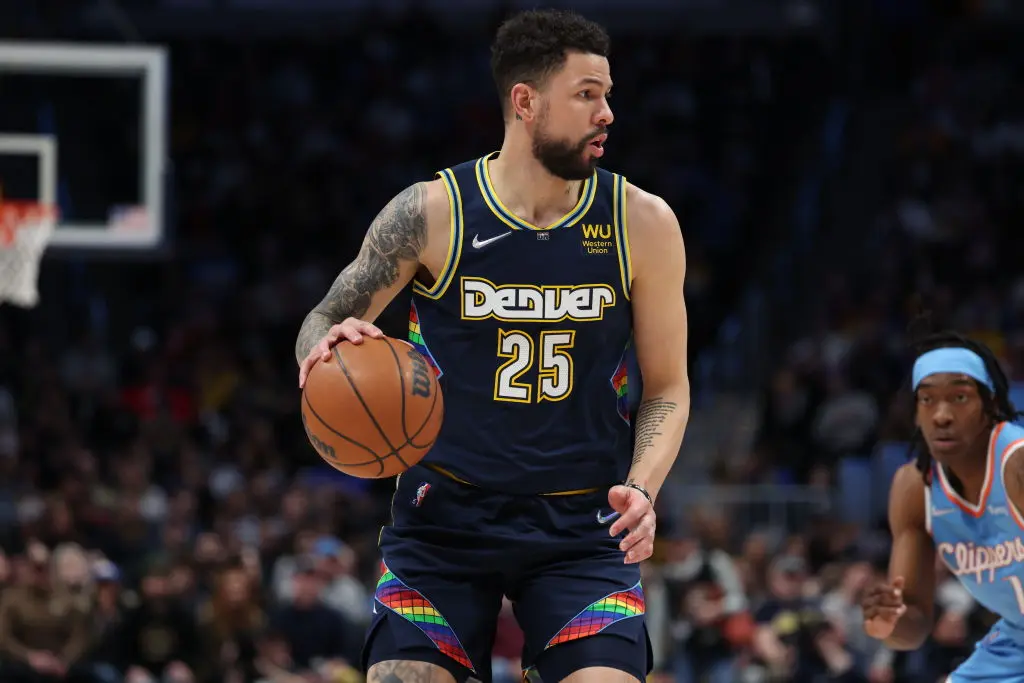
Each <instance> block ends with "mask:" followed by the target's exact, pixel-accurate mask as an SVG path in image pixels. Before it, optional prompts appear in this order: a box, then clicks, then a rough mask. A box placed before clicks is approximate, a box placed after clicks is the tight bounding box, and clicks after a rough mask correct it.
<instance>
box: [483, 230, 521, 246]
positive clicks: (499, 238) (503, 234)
mask: <svg viewBox="0 0 1024 683" xmlns="http://www.w3.org/2000/svg"><path fill="white" fill-rule="evenodd" d="M511 234H512V231H511V230H509V231H508V232H503V233H501V234H500V235H495V236H494V237H488V238H487V239H485V240H482V239H480V235H473V248H474V249H483V248H484V247H486V246H487V245H488V244H490V243H491V242H497V241H498V240H503V239H505V238H506V237H508V236H509V235H511Z"/></svg>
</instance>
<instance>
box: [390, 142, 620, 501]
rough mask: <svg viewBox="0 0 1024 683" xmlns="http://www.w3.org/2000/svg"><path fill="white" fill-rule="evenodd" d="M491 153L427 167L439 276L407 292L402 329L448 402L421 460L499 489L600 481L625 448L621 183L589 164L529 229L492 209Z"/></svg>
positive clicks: (577, 486) (615, 471) (614, 470)
mask: <svg viewBox="0 0 1024 683" xmlns="http://www.w3.org/2000/svg"><path fill="white" fill-rule="evenodd" d="M494 156H495V155H494V154H492V155H489V156H487V157H483V158H481V159H478V160H476V161H469V162H466V163H463V164H460V165H458V166H455V167H454V168H450V169H445V170H444V171H441V172H439V173H438V176H439V177H440V178H441V180H442V181H443V182H444V185H445V188H446V189H447V191H448V194H449V201H450V203H451V216H450V221H451V246H450V249H449V253H448V257H447V259H446V261H445V264H444V268H443V269H442V271H441V273H440V275H439V277H438V278H437V280H436V282H434V283H433V285H432V286H429V287H428V286H426V285H425V284H424V283H421V282H415V283H414V284H413V304H412V311H411V315H410V325H409V338H410V341H411V342H412V343H413V344H414V345H415V346H416V347H417V348H418V349H419V350H420V352H421V353H423V355H425V356H426V357H427V358H428V360H429V361H430V363H431V364H432V365H433V366H434V369H435V372H436V373H437V374H438V377H439V379H440V383H441V387H442V389H443V391H444V400H445V421H444V426H443V427H442V428H441V433H440V435H439V437H438V440H437V443H436V444H435V446H434V448H433V449H432V450H431V452H430V453H429V454H428V456H427V458H426V459H425V460H424V464H427V465H429V466H433V467H435V468H437V469H440V470H442V471H444V472H446V473H448V474H449V475H450V476H453V477H455V478H457V479H460V480H462V481H464V482H468V483H470V484H474V485H477V486H480V487H483V488H487V489H491V490H494V491H502V492H508V493H527V494H537V493H559V492H568V491H575V490H581V489H590V488H599V487H606V486H610V485H612V484H614V483H616V482H617V481H621V480H622V479H623V478H624V477H625V475H626V473H627V472H628V470H629V466H630V460H631V453H632V441H631V437H630V427H629V415H628V411H627V405H628V398H627V394H626V388H627V371H626V352H627V348H628V345H629V343H630V339H631V336H632V313H631V308H630V302H629V286H630V281H631V275H630V262H629V248H628V237H627V226H626V221H625V212H626V206H625V185H626V183H625V179H624V178H623V177H622V176H619V175H616V174H613V173H609V172H607V171H604V170H597V171H596V172H595V173H594V175H593V176H591V178H590V179H588V180H587V181H585V182H584V183H583V188H582V191H581V193H580V199H579V202H578V203H577V205H576V206H575V208H573V209H572V211H570V212H569V213H568V214H566V215H565V216H564V217H562V218H561V219H559V220H558V221H556V222H555V223H553V224H551V225H549V226H545V227H538V226H534V225H531V224H530V223H528V222H526V221H524V220H523V219H521V218H519V217H518V216H515V215H514V214H513V213H512V212H511V211H509V210H508V209H507V208H505V207H504V206H503V205H502V204H501V200H500V199H498V197H497V195H496V193H495V192H494V191H493V189H492V187H491V183H490V178H489V176H488V171H487V162H488V161H489V160H490V159H491V158H493V157H494Z"/></svg>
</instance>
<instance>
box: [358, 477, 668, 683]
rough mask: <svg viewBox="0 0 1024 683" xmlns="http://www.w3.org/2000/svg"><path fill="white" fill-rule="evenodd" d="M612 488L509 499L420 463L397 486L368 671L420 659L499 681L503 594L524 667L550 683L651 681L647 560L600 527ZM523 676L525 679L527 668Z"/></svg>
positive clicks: (384, 541) (459, 676) (461, 677)
mask: <svg viewBox="0 0 1024 683" xmlns="http://www.w3.org/2000/svg"><path fill="white" fill-rule="evenodd" d="M599 512H601V513H602V514H607V512H608V498H607V491H603V490H602V491H598V492H596V493H592V494H578V495H566V496H512V495H507V494H502V493H494V492H488V491H484V490H481V489H478V488H476V487H473V486H469V485H467V484H462V483H459V482H457V481H454V480H453V479H451V478H449V477H446V476H445V475H443V474H441V473H439V472H435V471H434V470H432V469H428V468H426V467H423V466H417V467H414V468H412V469H411V470H409V471H408V472H406V473H405V474H403V475H402V476H401V479H400V480H399V483H398V486H397V490H396V492H395V498H394V501H393V504H392V514H393V520H394V524H393V525H391V526H388V527H385V528H384V530H383V532H382V534H381V540H380V549H381V554H382V557H383V567H382V575H381V577H380V580H379V581H378V583H377V589H376V593H375V595H374V603H373V612H374V614H373V619H372V622H371V624H370V628H369V631H368V633H367V637H366V645H365V647H364V650H363V666H364V670H369V667H370V666H372V665H373V664H375V663H377V662H383V661H388V660H406V661H423V662H428V663H431V664H436V665H438V666H441V667H442V668H444V669H446V670H448V671H449V672H451V674H452V675H453V676H454V677H455V680H456V681H458V682H459V683H462V682H463V681H465V680H466V679H467V678H468V677H470V676H472V677H474V678H476V679H479V680H481V681H484V682H485V683H488V682H489V681H490V680H491V648H492V645H493V642H494V634H495V630H496V624H497V618H498V612H499V611H500V609H501V601H502V596H503V595H507V596H508V597H509V599H510V600H511V601H512V604H513V607H514V610H515V615H516V619H517V620H518V622H519V625H520V626H521V627H522V629H523V634H524V636H525V644H524V648H523V656H522V662H523V667H524V669H526V670H527V671H529V672H535V673H536V674H538V675H539V676H540V678H541V679H542V680H543V681H544V682H545V683H557V681H560V680H562V679H564V678H565V677H566V676H568V675H569V674H571V673H572V672H574V671H577V670H579V669H583V668H587V667H594V666H601V667H609V668H613V669H618V670H621V671H625V672H626V673H629V674H631V675H633V676H634V677H636V678H637V679H638V680H640V681H643V680H644V679H645V678H646V676H647V674H648V673H649V671H650V667H651V659H652V658H651V651H650V641H649V639H648V636H647V629H646V626H645V624H644V594H643V589H642V588H641V586H640V569H639V565H636V564H631V565H627V564H624V563H623V553H622V552H621V551H620V550H619V549H618V544H619V541H620V540H621V539H616V538H612V537H611V536H609V534H608V526H607V525H602V524H600V523H599V522H598V520H597V516H598V513H599ZM524 673H526V672H524Z"/></svg>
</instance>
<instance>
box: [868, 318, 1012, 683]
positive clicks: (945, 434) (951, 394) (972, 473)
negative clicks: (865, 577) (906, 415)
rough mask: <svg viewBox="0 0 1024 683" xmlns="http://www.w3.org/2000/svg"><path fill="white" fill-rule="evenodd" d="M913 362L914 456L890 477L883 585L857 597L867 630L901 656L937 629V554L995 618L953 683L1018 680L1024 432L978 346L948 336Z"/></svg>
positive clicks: (929, 343)
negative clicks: (886, 567)
mask: <svg viewBox="0 0 1024 683" xmlns="http://www.w3.org/2000/svg"><path fill="white" fill-rule="evenodd" d="M922 348H923V352H922V353H921V355H920V356H918V358H917V360H916V362H915V363H914V370H913V379H912V382H913V389H914V394H915V397H916V399H917V418H916V420H917V428H918V432H917V434H916V435H915V442H916V443H917V449H918V455H917V460H916V462H915V463H909V464H907V465H904V466H903V467H902V468H900V470H899V471H898V472H897V473H896V475H895V477H894V479H893V485H892V490H891V493H890V500H889V524H890V526H891V527H892V535H893V547H892V557H891V558H890V562H889V582H888V583H887V584H884V585H880V586H876V587H874V588H873V589H870V590H869V591H868V592H867V594H866V596H865V598H864V604H863V608H864V619H865V624H864V626H865V630H866V631H867V633H868V635H870V636H873V637H875V638H879V639H884V641H885V643H886V644H887V645H888V646H889V647H891V648H893V649H897V650H911V649H915V648H917V647H920V646H921V644H922V643H924V641H925V639H926V638H927V637H928V635H929V634H930V633H931V631H932V628H933V605H934V597H935V555H936V552H937V553H938V556H939V558H940V559H941V560H942V561H943V562H945V563H946V565H947V566H948V567H949V568H950V570H951V571H952V573H953V574H954V575H955V576H956V577H957V578H958V579H959V580H960V581H961V582H962V583H963V585H964V586H965V587H966V588H967V590H969V591H970V592H971V595H973V596H974V598H975V599H976V600H977V601H978V602H979V603H981V604H982V605H984V606H985V607H986V608H987V609H989V610H990V611H992V612H994V613H995V614H997V615H998V616H1000V617H1002V618H1001V619H1000V620H999V622H998V623H996V625H995V626H993V628H992V630H991V631H990V632H989V634H988V635H987V636H986V637H985V638H983V639H982V640H981V641H980V642H979V643H978V644H977V646H976V648H975V651H974V654H972V655H971V657H970V658H968V659H967V661H965V662H964V663H963V664H962V665H961V666H960V667H959V668H957V670H956V671H955V672H953V674H952V675H951V676H950V677H949V681H951V682H952V683H960V682H966V681H992V682H993V683H994V682H995V681H1003V682H1007V681H1008V682H1011V683H1012V682H1013V681H1018V682H1020V681H1024V583H1022V581H1024V541H1022V539H1021V537H1022V535H1024V515H1022V513H1021V511H1022V510H1024V457H1020V455H1019V454H1020V453H1021V452H1022V450H1024V429H1022V428H1020V427H1018V426H1016V425H1015V424H1012V422H1011V420H1013V419H1014V418H1015V417H1016V415H1017V413H1016V411H1015V409H1014V407H1013V405H1012V404H1011V403H1010V400H1009V395H1008V388H1007V385H1008V382H1007V378H1006V375H1005V374H1004V373H1003V370H1002V368H1000V366H999V363H998V361H997V360H996V358H995V356H994V355H993V354H992V352H991V351H990V350H989V349H988V348H987V347H986V346H984V345H983V344H980V343H978V342H976V341H973V340H970V339H966V338H964V337H961V336H959V335H956V334H952V333H944V334H940V335H936V336H934V337H931V338H929V339H928V340H926V341H925V342H924V345H923V347H922Z"/></svg>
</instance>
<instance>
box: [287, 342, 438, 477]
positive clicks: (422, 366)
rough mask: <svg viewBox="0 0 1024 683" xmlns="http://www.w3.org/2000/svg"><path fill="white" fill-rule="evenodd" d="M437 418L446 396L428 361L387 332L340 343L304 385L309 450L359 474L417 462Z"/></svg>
mask: <svg viewBox="0 0 1024 683" xmlns="http://www.w3.org/2000/svg"><path fill="white" fill-rule="evenodd" d="M443 419H444V397H443V396H442V395H441V387H440V386H439V385H438V383H437V377H436V376H435V374H434V372H433V369H432V368H431V367H430V365H429V364H428V363H427V359H426V358H424V357H423V356H422V355H420V353H419V352H418V351H416V349H414V348H413V347H412V346H410V345H409V344H406V343H405V342H401V341H398V340H397V339H391V338H389V337H384V338H383V339H373V338H370V337H364V340H363V343H362V344H358V345H357V344H351V343H348V342H343V343H341V344H338V345H337V346H335V347H334V350H333V353H332V355H331V359H330V360H329V361H326V362H323V361H320V362H317V363H316V365H314V366H313V368H312V370H310V372H309V376H308V377H307V378H306V384H305V386H304V388H303V390H302V424H303V426H304V427H305V429H306V436H307V437H308V438H309V442H310V443H311V444H312V445H313V448H315V449H316V451H317V453H319V454H320V457H322V458H323V459H324V460H325V461H326V462H327V463H328V464H329V465H331V466H332V467H334V468H335V469H338V470H340V471H342V472H344V473H345V474H350V475H352V476H353V477H360V478H362V479H380V478H383V477H392V476H395V475H396V474H400V473H402V472H404V471H405V470H407V469H409V468H410V467H412V466H413V465H415V464H416V463H418V462H419V461H420V460H422V459H423V456H425V455H426V454H427V452H428V451H429V450H430V447H431V446H433V445H434V440H435V439H437V433H438V432H439V431H440V430H441V422H442V421H443Z"/></svg>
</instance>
